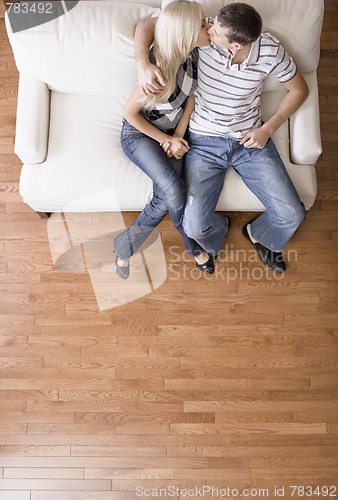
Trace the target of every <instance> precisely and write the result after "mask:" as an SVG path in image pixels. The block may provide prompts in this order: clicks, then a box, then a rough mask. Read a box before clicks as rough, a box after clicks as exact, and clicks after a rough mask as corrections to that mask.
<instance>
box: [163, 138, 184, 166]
mask: <svg viewBox="0 0 338 500" xmlns="http://www.w3.org/2000/svg"><path fill="white" fill-rule="evenodd" d="M161 146H162V149H163V151H164V152H165V153H166V155H167V156H168V158H172V157H173V156H174V158H176V160H179V159H180V158H182V157H183V156H184V155H185V153H186V152H187V151H188V150H189V149H190V148H189V144H188V143H187V141H186V140H185V139H183V138H182V137H176V136H174V135H173V136H171V137H170V139H168V140H167V141H166V142H164V143H163V144H161Z"/></svg>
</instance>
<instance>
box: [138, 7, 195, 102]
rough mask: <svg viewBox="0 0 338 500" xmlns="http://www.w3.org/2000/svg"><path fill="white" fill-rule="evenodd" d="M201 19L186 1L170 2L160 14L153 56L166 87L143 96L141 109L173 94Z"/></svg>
mask: <svg viewBox="0 0 338 500" xmlns="http://www.w3.org/2000/svg"><path fill="white" fill-rule="evenodd" d="M201 16H202V9H201V6H200V4H199V3H198V2H194V1H189V0H176V1H174V2H171V3H170V4H168V5H167V6H166V7H165V8H164V9H163V11H162V12H161V14H160V16H159V18H158V20H157V23H156V26H155V33H154V46H153V53H154V57H155V62H156V66H157V67H158V68H159V69H160V70H161V73H162V75H163V77H164V79H165V80H166V86H165V88H164V90H163V91H162V92H160V93H158V94H155V95H149V96H147V98H146V99H145V102H144V107H146V108H151V107H153V106H154V105H156V104H159V103H163V102H165V101H167V100H168V98H169V97H170V96H171V94H172V93H173V92H174V90H175V88H176V75H177V71H178V68H179V67H180V65H181V64H182V63H183V62H184V61H185V60H186V59H187V57H188V55H189V53H190V52H191V51H192V50H193V49H194V48H195V47H196V43H197V40H198V37H199V34H200V30H201Z"/></svg>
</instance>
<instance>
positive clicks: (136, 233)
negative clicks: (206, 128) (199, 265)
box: [114, 129, 201, 260]
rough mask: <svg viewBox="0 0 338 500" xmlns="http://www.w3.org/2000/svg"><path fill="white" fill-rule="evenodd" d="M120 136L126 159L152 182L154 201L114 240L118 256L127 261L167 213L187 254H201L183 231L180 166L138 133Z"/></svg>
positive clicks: (183, 204)
mask: <svg viewBox="0 0 338 500" xmlns="http://www.w3.org/2000/svg"><path fill="white" fill-rule="evenodd" d="M134 130H135V132H134V131H131V133H129V130H128V133H124V134H123V133H122V136H121V144H122V147H123V150H124V151H125V153H126V154H127V156H128V157H129V158H130V159H131V160H132V161H133V162H134V163H135V164H136V165H137V166H138V167H139V168H140V169H141V170H142V171H143V172H145V173H146V174H147V175H148V176H149V177H150V178H151V179H152V180H153V182H154V188H153V198H152V200H151V201H150V203H149V204H148V205H147V206H146V207H145V208H144V210H143V211H142V212H141V213H140V215H139V217H138V218H137V219H136V221H135V222H134V223H133V224H131V226H130V227H129V228H128V229H127V230H126V231H124V232H123V233H121V234H120V235H118V236H117V237H116V238H115V240H114V248H115V250H116V253H117V255H118V256H119V257H120V258H121V259H123V260H126V259H128V258H129V257H130V256H131V255H132V254H133V253H134V252H135V251H136V250H137V249H138V248H139V247H140V246H141V244H142V243H143V242H144V241H145V240H146V239H147V237H148V236H149V235H150V234H151V232H152V231H153V229H154V228H155V227H156V226H157V225H158V224H159V223H160V222H161V220H162V219H163V218H164V217H165V215H166V214H167V213H168V211H169V213H170V216H171V218H172V221H173V224H174V226H175V227H176V229H177V230H178V231H179V232H180V234H181V235H182V236H183V238H184V243H185V244H186V246H187V250H188V251H189V253H192V254H194V252H195V253H196V254H198V253H200V252H201V249H200V247H199V246H198V245H197V244H195V242H194V241H193V240H190V239H188V238H187V237H186V235H185V233H184V231H183V228H182V218H183V210H184V206H185V199H186V190H185V186H184V183H183V181H182V179H181V177H180V175H179V173H178V172H177V171H176V169H175V168H177V170H178V171H179V172H180V170H181V162H178V161H176V160H175V159H169V158H168V157H167V156H166V155H165V153H164V152H163V150H162V148H161V147H160V146H159V144H158V143H157V142H156V141H154V140H153V139H151V138H149V137H147V136H145V135H144V134H142V133H141V132H138V131H136V129H134Z"/></svg>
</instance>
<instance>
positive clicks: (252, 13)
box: [217, 2, 263, 45]
mask: <svg viewBox="0 0 338 500" xmlns="http://www.w3.org/2000/svg"><path fill="white" fill-rule="evenodd" d="M217 20H218V22H219V24H220V25H221V26H222V28H229V36H228V39H229V42H230V43H233V42H237V43H240V44H241V45H248V44H249V43H253V42H254V41H255V40H257V38H258V37H259V35H260V34H261V32H262V26H263V23H262V18H261V16H260V15H259V13H258V12H257V10H255V9H254V8H253V7H251V5H248V4H247V3H240V2H236V3H230V4H229V5H225V6H224V7H223V8H222V9H221V10H220V11H219V12H218V14H217Z"/></svg>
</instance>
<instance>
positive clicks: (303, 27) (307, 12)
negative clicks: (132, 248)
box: [6, 0, 323, 212]
mask: <svg viewBox="0 0 338 500" xmlns="http://www.w3.org/2000/svg"><path fill="white" fill-rule="evenodd" d="M247 1H248V3H250V4H252V5H254V6H255V7H256V8H257V9H258V10H259V12H260V13H261V14H262V17H263V21H264V26H265V28H266V29H268V30H269V31H271V32H272V33H273V34H275V35H276V36H277V37H278V38H280V40H281V41H282V42H283V44H284V45H285V46H286V48H287V49H288V50H289V52H290V53H291V55H292V56H294V58H295V60H296V62H297V64H298V66H299V68H300V69H301V70H302V71H303V72H304V76H305V78H306V80H307V82H308V84H309V88H310V96H309V98H308V99H307V101H306V102H305V103H304V104H303V106H302V107H301V108H300V109H299V110H298V111H297V113H296V114H295V115H294V116H293V117H292V119H290V121H289V123H285V124H284V125H283V126H282V127H280V129H279V130H277V132H276V133H275V134H274V137H273V139H274V141H275V143H276V145H277V148H278V150H279V151H280V154H281V155H282V158H283V160H284V161H285V164H286V166H287V168H288V171H289V173H290V175H291V177H292V179H293V181H294V183H295V185H296V188H297V190H298V192H299V194H300V196H301V198H302V199H303V201H304V203H305V205H306V208H307V209H309V208H310V207H311V205H312V204H313V202H314V200H315V196H316V174H315V170H314V164H315V162H316V160H317V158H318V156H319V155H320V153H321V143H320V132H319V112H318V92H317V79H316V67H317V64H318V58H319V38H320V32H321V25H322V15H323V0H307V1H306V2H304V0H283V2H281V1H280V0H269V1H268V2H267V1H266V0H247ZM147 3H149V5H142V4H137V3H135V2H123V3H117V2H115V1H114V0H105V1H102V0H101V1H99V2H98V1H86V0H83V1H80V2H79V3H78V4H77V5H76V7H74V8H73V9H72V10H71V11H69V12H68V13H66V14H65V15H63V16H61V17H59V18H57V19H55V20H53V21H50V22H48V23H45V24H43V25H41V26H38V27H36V28H31V29H29V30H25V31H22V32H18V33H14V34H13V33H12V32H11V27H10V23H9V21H8V18H6V26H7V32H8V36H9V39H10V42H11V45H12V48H13V52H14V57H15V61H16V64H17V67H18V70H19V71H20V82H19V98H18V110H17V129H16V141H15V152H16V154H17V155H18V156H19V157H20V159H21V160H22V162H23V164H24V165H23V168H22V173H21V179H20V193H21V195H22V197H23V199H24V201H25V202H26V203H27V204H28V205H30V206H31V207H32V208H33V209H35V210H38V211H46V212H52V211H66V210H67V211H74V212H76V211H78V212H95V211H118V210H141V209H142V208H143V207H144V205H145V204H146V202H147V201H148V200H149V198H150V196H151V188H152V184H151V181H150V179H148V178H147V177H146V176H145V175H144V174H143V173H142V172H141V171H140V170H139V169H138V168H137V167H136V166H135V165H133V164H132V163H131V162H130V161H129V160H128V158H127V157H126V156H125V155H124V153H123V151H122V150H121V147H120V139H119V136H120V126H121V113H122V107H123V104H124V102H125V100H126V98H127V96H128V95H129V94H130V92H131V90H132V88H133V86H134V84H135V82H136V69H135V61H134V54H133V33H134V28H135V25H136V23H137V21H138V20H139V19H141V18H146V17H149V16H151V15H152V14H153V13H154V12H155V11H156V7H159V6H160V0H158V2H157V0H149V2H147ZM201 3H202V4H203V7H204V10H205V13H206V14H208V15H215V14H216V13H217V10H218V9H219V8H220V7H222V6H223V5H224V3H227V2H226V1H224V0H201ZM283 95H284V89H283V87H282V86H280V85H279V84H277V83H276V82H275V81H272V80H270V81H268V82H267V83H266V84H265V87H264V92H263V94H262V110H263V117H264V116H265V117H267V116H269V115H270V114H271V113H272V112H273V111H274V110H275V109H277V107H278V104H279V102H280V100H281V98H282V96H283ZM217 208H218V209H219V210H250V211H255V210H263V207H262V205H261V204H260V203H259V201H258V200H257V198H256V197H255V196H254V195H253V194H252V193H250V192H249V191H248V189H247V188H246V187H245V186H244V184H243V182H242V181H241V179H240V178H239V177H238V175H237V174H236V173H235V172H234V171H229V172H228V173H227V176H226V181H225V186H224V189H223V191H222V194H221V197H220V201H219V203H218V207H217Z"/></svg>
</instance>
